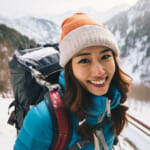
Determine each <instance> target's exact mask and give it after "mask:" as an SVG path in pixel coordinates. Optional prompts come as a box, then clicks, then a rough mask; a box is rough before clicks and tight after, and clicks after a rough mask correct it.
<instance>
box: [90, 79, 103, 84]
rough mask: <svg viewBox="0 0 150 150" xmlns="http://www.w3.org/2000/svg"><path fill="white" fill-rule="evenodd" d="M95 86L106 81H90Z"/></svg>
mask: <svg viewBox="0 0 150 150" xmlns="http://www.w3.org/2000/svg"><path fill="white" fill-rule="evenodd" d="M90 82H91V83H93V84H103V83H104V82H105V79H103V80H99V81H90Z"/></svg>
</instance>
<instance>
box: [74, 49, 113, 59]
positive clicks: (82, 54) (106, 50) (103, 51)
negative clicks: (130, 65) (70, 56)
mask: <svg viewBox="0 0 150 150" xmlns="http://www.w3.org/2000/svg"><path fill="white" fill-rule="evenodd" d="M108 51H112V50H111V49H110V48H107V49H104V50H102V51H101V52H100V54H103V53H106V52H108ZM86 55H91V53H80V54H78V55H76V56H75V57H78V56H86Z"/></svg>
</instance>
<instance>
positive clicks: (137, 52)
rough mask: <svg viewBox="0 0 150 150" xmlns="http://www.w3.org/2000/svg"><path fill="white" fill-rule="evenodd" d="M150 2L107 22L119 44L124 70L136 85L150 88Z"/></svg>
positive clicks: (137, 4) (145, 2)
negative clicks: (142, 84)
mask: <svg viewBox="0 0 150 150" xmlns="http://www.w3.org/2000/svg"><path fill="white" fill-rule="evenodd" d="M149 8H150V1H147V0H139V1H138V2H137V3H136V4H135V6H133V7H132V8H130V9H129V10H127V11H125V12H122V13H121V14H119V15H117V16H114V17H113V18H112V19H111V20H109V21H108V22H106V24H107V26H108V28H109V29H110V30H111V31H112V32H113V33H114V35H115V38H116V40H117V42H118V44H119V47H120V51H121V56H122V57H123V58H124V59H123V62H122V64H123V65H122V67H123V69H124V70H125V71H126V72H127V73H129V74H130V75H131V76H132V77H133V79H134V83H136V84H139V83H144V84H146V85H147V86H150V65H149V64H150V9H149Z"/></svg>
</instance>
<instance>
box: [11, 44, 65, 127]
mask: <svg viewBox="0 0 150 150" xmlns="http://www.w3.org/2000/svg"><path fill="white" fill-rule="evenodd" d="M9 70H10V81H11V86H12V89H13V93H14V97H15V100H14V101H13V102H12V103H11V104H10V106H9V108H11V107H12V106H14V107H15V110H14V113H13V114H12V116H13V117H12V116H11V118H10V120H9V123H10V124H15V127H16V128H17V129H18V130H19V129H20V128H21V126H22V124H23V120H24V117H25V116H26V114H27V112H28V111H29V109H30V107H31V106H32V105H36V104H38V103H39V102H40V101H41V100H42V99H43V98H44V93H46V91H48V88H47V85H44V84H43V83H42V81H40V79H43V81H47V82H45V84H46V83H49V84H50V83H51V84H53V83H57V82H58V76H59V73H60V71H61V70H62V68H61V66H60V65H59V52H58V51H57V50H56V48H55V47H54V46H50V47H47V46H46V47H38V48H33V49H25V50H16V51H15V52H14V55H13V58H12V59H11V61H10V62H9ZM39 81H40V82H41V83H40V82H39Z"/></svg>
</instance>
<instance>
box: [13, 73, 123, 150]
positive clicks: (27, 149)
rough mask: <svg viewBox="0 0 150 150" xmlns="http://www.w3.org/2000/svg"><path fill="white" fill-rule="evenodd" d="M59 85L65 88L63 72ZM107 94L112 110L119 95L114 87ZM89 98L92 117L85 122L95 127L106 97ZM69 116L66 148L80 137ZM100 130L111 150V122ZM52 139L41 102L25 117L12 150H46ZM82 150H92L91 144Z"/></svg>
mask: <svg viewBox="0 0 150 150" xmlns="http://www.w3.org/2000/svg"><path fill="white" fill-rule="evenodd" d="M59 83H60V84H61V85H62V86H63V87H64V86H65V82H64V76H63V72H62V73H61V75H60V77H59ZM108 94H109V97H111V109H114V108H115V107H116V106H117V105H118V104H119V102H120V97H121V96H120V93H119V91H118V90H117V89H116V88H115V87H114V86H110V89H109V92H108ZM90 96H91V98H92V100H93V102H94V107H92V109H91V108H90V107H89V108H87V109H88V112H90V113H92V114H93V115H92V116H91V115H90V116H87V117H86V121H87V122H88V123H89V124H91V125H96V124H97V122H98V118H99V116H101V115H102V114H103V112H104V111H105V108H106V101H107V97H105V96H94V95H90ZM71 115H72V121H73V133H72V139H71V141H70V144H69V146H68V147H71V146H72V145H73V144H74V143H76V142H77V141H78V140H79V139H81V137H80V136H78V135H77V133H76V128H77V127H78V123H79V122H78V120H77V118H76V117H75V116H74V115H73V114H71ZM105 117H106V115H105ZM102 130H103V134H104V137H105V141H106V143H107V145H108V147H109V150H111V148H112V145H113V141H114V135H113V132H112V130H111V122H109V123H107V124H106V125H105V126H104V127H103V129H102ZM52 138H53V130H52V120H51V116H50V114H49V110H48V108H47V105H46V102H45V100H43V101H42V102H40V103H39V104H38V105H36V106H35V107H33V108H32V109H31V110H30V111H29V112H28V114H27V116H26V117H25V120H24V124H23V126H22V128H21V130H20V132H19V135H18V137H17V139H16V142H15V145H14V150H48V149H49V146H50V144H51V141H52ZM82 150H94V146H93V144H92V142H90V143H89V144H88V145H86V146H85V147H84V148H83V149H82Z"/></svg>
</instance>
